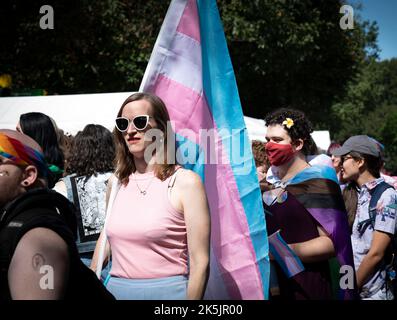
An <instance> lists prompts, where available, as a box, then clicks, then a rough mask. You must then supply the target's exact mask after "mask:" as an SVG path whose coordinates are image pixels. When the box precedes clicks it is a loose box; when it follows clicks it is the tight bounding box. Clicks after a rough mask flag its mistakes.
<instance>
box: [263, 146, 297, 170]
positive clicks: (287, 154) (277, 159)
mask: <svg viewBox="0 0 397 320" xmlns="http://www.w3.org/2000/svg"><path fill="white" fill-rule="evenodd" d="M265 150H266V155H267V157H268V159H269V162H270V164H271V165H272V166H276V167H278V166H281V165H283V164H285V163H287V162H288V161H290V160H291V159H292V158H293V156H294V155H295V151H294V150H293V149H292V146H291V145H290V144H280V143H274V142H271V141H269V142H267V143H266V147H265Z"/></svg>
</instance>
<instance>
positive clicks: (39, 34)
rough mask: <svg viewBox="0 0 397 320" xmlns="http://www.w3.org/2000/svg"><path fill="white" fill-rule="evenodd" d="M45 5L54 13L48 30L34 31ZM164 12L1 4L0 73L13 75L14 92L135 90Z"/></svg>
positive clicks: (128, 6) (112, 1)
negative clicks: (38, 90)
mask: <svg viewBox="0 0 397 320" xmlns="http://www.w3.org/2000/svg"><path fill="white" fill-rule="evenodd" d="M44 4H50V5H51V6H52V7H53V9H54V22H55V25H54V29H53V30H42V29H40V27H39V21H40V18H41V17H42V15H41V14H40V13H39V10H40V7H41V6H42V5H44ZM167 8H168V2H167V1H156V0H147V1H129V0H98V1H91V0H51V1H37V0H29V1H22V0H5V2H4V3H3V2H2V9H1V11H0V23H1V25H0V27H1V28H0V32H1V33H0V35H1V39H2V46H1V49H0V74H1V73H8V74H11V75H12V77H13V90H14V91H18V90H20V89H24V88H37V87H38V88H45V89H47V90H48V91H49V93H50V94H52V93H59V94H65V93H90V92H111V91H131V90H136V89H137V87H138V86H139V84H140V81H141V79H142V75H143V71H144V70H145V68H146V65H147V61H148V59H149V57H150V53H151V51H152V48H153V44H154V42H155V39H156V37H157V35H158V32H159V30H160V26H161V23H162V21H163V19H164V16H165V13H166V10H167Z"/></svg>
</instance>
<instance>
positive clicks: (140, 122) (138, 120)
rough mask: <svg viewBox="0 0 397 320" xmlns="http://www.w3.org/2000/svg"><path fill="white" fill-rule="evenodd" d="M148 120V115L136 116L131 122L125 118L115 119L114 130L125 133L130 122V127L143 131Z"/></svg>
mask: <svg viewBox="0 0 397 320" xmlns="http://www.w3.org/2000/svg"><path fill="white" fill-rule="evenodd" d="M149 118H152V117H151V116H148V115H142V116H136V117H134V118H133V119H132V120H130V119H128V118H126V117H118V118H117V119H116V128H117V130H119V131H120V132H125V131H127V130H128V128H129V127H130V124H131V122H132V125H133V126H134V128H135V129H136V130H139V131H142V130H145V129H146V127H147V125H148V124H149Z"/></svg>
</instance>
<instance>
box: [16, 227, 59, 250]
mask: <svg viewBox="0 0 397 320" xmlns="http://www.w3.org/2000/svg"><path fill="white" fill-rule="evenodd" d="M18 247H21V248H30V249H36V250H40V249H45V250H49V249H53V250H55V251H58V252H61V251H67V244H66V242H65V240H63V239H62V237H61V236H60V235H58V234H57V233H56V232H55V231H52V230H51V229H48V228H34V229H32V230H30V231H28V232H27V233H25V234H24V235H23V237H22V238H21V240H20V241H19V243H18V246H17V249H18Z"/></svg>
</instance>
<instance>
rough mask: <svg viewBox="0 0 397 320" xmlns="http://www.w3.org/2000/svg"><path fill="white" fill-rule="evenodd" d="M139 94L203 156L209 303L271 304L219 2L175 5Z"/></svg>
mask: <svg viewBox="0 0 397 320" xmlns="http://www.w3.org/2000/svg"><path fill="white" fill-rule="evenodd" d="M140 91H143V92H152V93H155V94H157V95H158V96H160V97H161V98H162V99H163V100H164V102H165V103H166V105H167V108H168V111H169V113H170V117H171V120H172V127H173V130H174V131H175V133H176V139H177V140H178V141H177V142H178V146H179V148H180V149H183V150H184V151H186V150H192V146H193V149H194V148H195V150H197V154H196V156H195V157H194V161H189V162H187V163H186V164H185V167H188V168H190V169H192V170H194V171H195V172H197V173H198V174H200V176H201V177H202V179H203V181H204V184H205V188H206V191H207V197H208V202H209V207H210V212H211V271H210V278H209V283H208V286H207V291H206V294H205V298H206V299H267V298H268V290H269V268H270V266H269V259H268V242H267V234H266V223H265V218H264V214H263V206H262V200H261V194H260V189H259V184H258V178H257V176H256V169H255V164H254V161H253V157H252V153H251V145H250V142H249V140H248V135H247V130H246V126H245V123H244V118H243V113H242V109H241V104H240V99H239V95H238V90H237V85H236V80H235V76H234V71H233V67H232V63H231V60H230V57H229V52H228V48H227V44H226V39H225V35H224V32H223V27H222V23H221V19H220V16H219V12H218V8H217V5H216V1H215V0H202V1H201V0H173V1H172V2H171V4H170V7H169V9H168V12H167V15H166V17H165V19H164V22H163V25H162V28H161V30H160V34H159V36H158V38H157V41H156V43H155V46H154V49H153V52H152V55H151V58H150V61H149V63H148V66H147V69H146V72H145V75H144V78H143V80H142V84H141V87H140ZM207 133H210V136H211V137H210V139H212V143H210V144H208V143H207V140H208V139H207V138H206V137H208V136H206V134H207ZM179 151H180V150H179ZM184 151H180V152H181V153H182V154H183V152H184ZM214 158H215V160H216V161H212V160H214Z"/></svg>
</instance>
